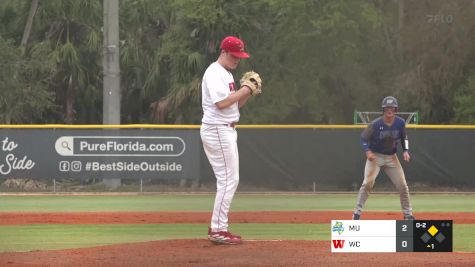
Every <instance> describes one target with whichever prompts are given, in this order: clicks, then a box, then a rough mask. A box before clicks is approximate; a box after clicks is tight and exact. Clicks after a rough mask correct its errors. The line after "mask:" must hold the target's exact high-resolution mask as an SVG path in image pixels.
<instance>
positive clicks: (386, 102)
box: [381, 96, 397, 108]
mask: <svg viewBox="0 0 475 267" xmlns="http://www.w3.org/2000/svg"><path fill="white" fill-rule="evenodd" d="M381 107H382V108H387V107H393V108H397V99H396V98H395V97H394V96H387V97H385V98H384V99H383V103H382V104H381Z"/></svg>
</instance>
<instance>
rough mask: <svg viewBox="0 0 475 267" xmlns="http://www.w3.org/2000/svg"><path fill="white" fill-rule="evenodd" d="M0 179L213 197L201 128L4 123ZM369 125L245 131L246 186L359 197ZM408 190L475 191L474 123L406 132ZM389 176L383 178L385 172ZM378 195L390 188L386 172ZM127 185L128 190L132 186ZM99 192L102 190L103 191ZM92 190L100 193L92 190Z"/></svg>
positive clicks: (0, 136) (240, 140) (241, 144)
mask: <svg viewBox="0 0 475 267" xmlns="http://www.w3.org/2000/svg"><path fill="white" fill-rule="evenodd" d="M0 127H1V128H0V147H1V148H2V149H1V150H0V182H1V183H3V189H2V190H6V189H5V187H8V188H10V189H8V190H15V189H14V185H13V186H10V184H7V185H5V183H6V182H7V181H10V183H11V180H12V179H32V180H39V181H45V182H46V184H47V189H44V188H40V189H39V190H40V191H44V190H53V191H56V190H65V188H66V186H65V185H66V184H70V185H74V186H76V187H77V188H79V187H80V186H81V185H82V186H85V185H95V184H97V183H100V182H101V180H102V179H120V180H121V181H122V184H123V185H124V186H125V187H127V186H129V188H130V190H140V191H143V190H144V189H143V188H144V187H147V188H148V189H147V190H157V188H158V189H162V188H168V189H169V190H178V191H180V190H182V189H183V188H191V189H193V190H200V189H202V190H205V191H206V190H212V187H213V184H214V176H213V174H212V170H211V168H210V166H209V163H208V161H207V159H206V156H205V155H204V152H203V150H202V145H201V141H200V137H199V127H200V126H199V125H148V124H146V125H145V124H144V125H142V124H140V125H1V126H0ZM364 127H365V126H363V125H239V126H238V127H237V131H238V145H239V153H240V189H243V190H246V189H249V191H253V190H255V189H256V188H257V189H259V190H260V189H262V190H282V191H287V190H290V191H305V192H307V191H355V190H356V189H357V187H359V184H360V183H361V181H362V178H363V177H362V176H363V169H364V162H365V155H364V153H363V151H362V149H361V146H360V143H359V137H360V133H361V131H362V130H363V128H364ZM408 135H409V140H410V152H411V156H412V158H411V162H410V163H405V162H402V165H403V168H404V170H405V173H406V178H407V181H408V183H409V185H410V187H413V188H416V189H417V188H418V187H421V190H424V191H428V190H430V191H432V190H434V191H444V188H452V189H454V190H462V191H467V190H472V189H473V188H475V179H473V178H474V177H473V176H474V173H475V172H474V171H475V167H474V166H473V164H471V159H472V158H473V157H474V155H475V152H474V151H475V126H473V125H468V126H464V125H409V126H408ZM382 173H383V172H382ZM376 184H377V186H379V187H380V188H386V187H387V188H388V189H389V190H391V188H392V186H391V184H390V182H389V179H387V177H386V175H385V174H381V175H380V176H379V177H378V182H377V183H376ZM125 187H124V188H125ZM96 189H97V190H102V189H104V188H103V187H101V186H99V185H96ZM90 190H94V186H92V187H90Z"/></svg>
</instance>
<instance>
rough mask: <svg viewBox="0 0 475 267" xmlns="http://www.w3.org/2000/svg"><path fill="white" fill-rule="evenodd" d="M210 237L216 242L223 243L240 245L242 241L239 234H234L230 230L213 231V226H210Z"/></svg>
mask: <svg viewBox="0 0 475 267" xmlns="http://www.w3.org/2000/svg"><path fill="white" fill-rule="evenodd" d="M208 239H209V240H210V241H211V242H213V243H215V244H223V245H239V244H241V243H242V239H241V237H240V236H238V235H233V234H232V233H231V232H229V231H219V232H213V231H211V228H208Z"/></svg>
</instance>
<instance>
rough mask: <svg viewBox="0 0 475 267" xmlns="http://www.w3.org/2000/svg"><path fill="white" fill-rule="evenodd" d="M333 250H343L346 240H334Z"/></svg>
mask: <svg viewBox="0 0 475 267" xmlns="http://www.w3.org/2000/svg"><path fill="white" fill-rule="evenodd" d="M332 243H333V248H343V246H344V245H345V240H340V239H334V240H332Z"/></svg>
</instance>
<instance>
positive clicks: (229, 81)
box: [201, 62, 239, 124]
mask: <svg viewBox="0 0 475 267" xmlns="http://www.w3.org/2000/svg"><path fill="white" fill-rule="evenodd" d="M201 90H202V91H201V93H202V96H201V98H202V99H201V100H202V106H203V119H202V120H201V122H202V123H206V124H228V123H233V122H238V121H239V106H238V103H237V102H236V103H234V104H232V105H231V106H229V107H227V108H223V109H221V110H220V109H219V108H218V107H217V106H216V103H218V102H219V101H221V100H224V99H225V98H226V97H228V96H229V95H230V94H233V93H234V92H236V90H237V88H236V84H235V83H234V78H233V75H232V74H231V73H230V72H229V71H227V70H226V69H225V68H224V67H223V66H221V65H220V64H218V63H217V62H214V63H212V64H211V65H210V66H209V67H208V68H207V69H206V72H205V74H204V76H203V81H202V83H201Z"/></svg>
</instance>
